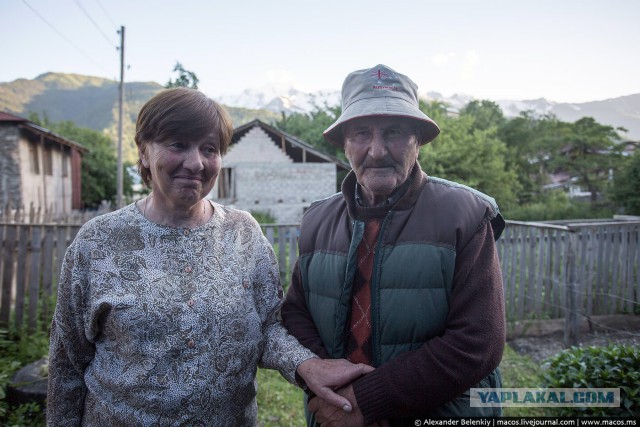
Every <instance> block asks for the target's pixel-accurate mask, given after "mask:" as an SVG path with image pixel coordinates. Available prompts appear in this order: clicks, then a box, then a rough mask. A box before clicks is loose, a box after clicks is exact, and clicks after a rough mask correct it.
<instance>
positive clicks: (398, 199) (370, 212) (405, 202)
mask: <svg viewBox="0 0 640 427" xmlns="http://www.w3.org/2000/svg"><path fill="white" fill-rule="evenodd" d="M426 182H427V174H425V173H424V172H423V171H422V169H421V168H420V165H419V164H418V162H416V163H415V165H414V166H413V169H411V173H410V174H409V177H408V178H407V180H406V181H405V182H404V183H403V184H402V185H401V186H400V187H398V188H397V189H396V190H395V191H394V192H393V193H391V195H390V196H389V198H388V199H387V201H386V202H385V203H383V204H382V205H379V206H362V205H360V204H359V203H358V202H357V201H356V196H357V193H358V192H359V191H360V190H359V189H357V188H356V185H357V180H356V174H355V173H354V172H353V171H351V172H349V174H347V176H346V178H345V179H344V181H342V196H343V197H344V199H345V202H346V203H347V209H348V211H349V216H350V217H351V218H353V219H358V220H362V221H366V220H368V219H373V218H383V217H385V216H386V215H387V214H388V213H389V211H390V210H391V209H393V210H405V209H409V208H411V207H412V206H413V204H414V203H415V202H416V199H417V198H418V196H419V195H420V190H422V188H423V187H424V185H425V183H426Z"/></svg>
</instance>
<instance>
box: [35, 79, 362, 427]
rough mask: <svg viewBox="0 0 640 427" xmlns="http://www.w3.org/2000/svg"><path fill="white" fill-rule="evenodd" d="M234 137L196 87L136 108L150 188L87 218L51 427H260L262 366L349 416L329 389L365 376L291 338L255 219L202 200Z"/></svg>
mask: <svg viewBox="0 0 640 427" xmlns="http://www.w3.org/2000/svg"><path fill="white" fill-rule="evenodd" d="M232 130H233V129H232V125H231V120H230V118H229V116H228V114H227V113H226V112H225V110H224V109H222V108H221V107H220V106H219V105H218V104H217V103H216V102H214V101H213V100H211V99H209V98H207V97H206V96H204V95H203V94H202V93H200V92H198V91H196V90H191V89H185V88H178V89H170V90H165V91H163V92H161V93H159V94H158V95H156V96H155V97H153V98H152V99H151V100H149V101H148V102H147V103H146V104H145V105H144V107H142V110H141V111H140V114H139V116H138V122H137V125H136V136H135V140H136V144H137V146H138V152H139V162H138V166H139V170H140V173H141V176H142V179H143V180H144V182H145V183H146V184H147V185H148V186H150V188H151V189H152V191H151V193H150V194H149V196H147V197H146V198H144V199H143V200H140V201H138V202H136V203H133V204H130V205H129V206H126V207H124V208H122V209H120V210H117V211H115V212H112V213H110V214H107V215H103V216H100V217H97V218H95V219H93V220H91V221H89V222H88V223H87V224H85V225H84V226H83V227H82V229H81V230H80V232H79V233H78V235H77V237H76V238H75V240H74V241H73V243H72V244H71V246H70V247H69V249H68V251H67V254H66V256H65V259H64V265H63V269H62V274H61V279H60V283H59V285H58V302H57V305H56V310H55V314H54V318H53V323H52V330H51V350H50V355H49V394H48V407H47V421H48V424H49V425H91V426H114V425H172V426H173V425H190V426H201V425H212V426H226V425H229V426H235V425H255V424H256V421H257V420H256V413H257V405H256V400H255V397H256V384H255V375H256V370H257V367H258V365H260V366H263V367H266V368H273V369H277V370H279V371H280V372H281V373H282V375H283V376H284V377H285V378H287V380H289V381H290V382H292V383H297V384H299V385H306V386H308V387H309V388H310V389H311V391H313V392H314V393H316V394H319V395H322V396H326V398H327V399H330V400H331V401H332V402H333V403H334V404H335V405H337V406H339V407H344V408H345V409H344V410H347V411H348V410H349V409H350V407H349V402H348V400H346V399H345V398H343V397H341V396H338V395H337V394H334V393H333V392H332V390H331V388H332V387H333V388H335V387H338V386H340V385H342V384H345V383H348V382H350V381H351V380H352V379H354V378H356V377H358V376H359V375H361V374H362V373H364V372H365V371H367V370H368V368H367V367H365V366H364V365H352V364H350V363H349V362H347V361H346V360H341V361H328V360H327V361H323V360H320V359H318V358H316V357H315V355H314V354H313V353H311V352H310V351H308V350H307V349H305V348H304V347H303V346H301V345H300V344H299V343H298V341H297V340H296V339H295V338H293V337H291V336H290V335H288V334H287V332H286V330H285V329H284V328H283V327H282V325H281V324H280V322H279V320H278V316H279V309H280V305H281V299H282V289H281V286H280V281H279V277H278V268H277V264H276V259H275V257H274V254H273V250H272V249H271V247H270V245H269V243H268V242H267V240H266V239H265V238H264V236H263V235H262V232H261V230H260V227H259V226H258V224H257V222H256V221H255V220H254V219H253V218H252V217H251V216H250V215H249V214H248V213H246V212H243V211H240V210H236V209H231V208H227V207H224V206H221V205H219V204H215V203H213V202H211V201H209V200H206V199H205V196H206V195H207V194H208V193H209V191H211V189H212V187H213V185H214V183H215V180H216V177H217V176H218V173H219V171H220V168H221V156H222V155H223V154H224V153H225V151H226V150H227V147H228V146H229V142H230V141H231V136H232ZM304 383H306V384H304Z"/></svg>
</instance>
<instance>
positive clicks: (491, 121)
mask: <svg viewBox="0 0 640 427" xmlns="http://www.w3.org/2000/svg"><path fill="white" fill-rule="evenodd" d="M460 116H469V117H472V118H473V128H474V129H479V130H486V129H489V128H490V127H492V126H494V127H496V128H500V127H501V126H502V125H504V123H505V122H506V119H505V117H504V114H503V113H502V110H501V109H500V106H499V105H498V104H496V103H495V102H493V101H489V100H486V99H483V100H473V101H471V102H469V103H468V104H467V105H465V106H464V108H462V110H460Z"/></svg>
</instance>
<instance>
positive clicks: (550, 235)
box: [542, 230, 555, 318]
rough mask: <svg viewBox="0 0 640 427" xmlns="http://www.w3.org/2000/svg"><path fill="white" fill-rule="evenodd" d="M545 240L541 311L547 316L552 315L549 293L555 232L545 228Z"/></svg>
mask: <svg viewBox="0 0 640 427" xmlns="http://www.w3.org/2000/svg"><path fill="white" fill-rule="evenodd" d="M546 237H547V241H546V242H545V246H546V250H545V255H546V258H545V260H544V300H543V305H542V310H543V312H544V313H545V314H546V315H547V317H548V318H551V317H552V314H553V307H552V305H551V300H552V297H551V293H552V289H553V277H552V269H553V260H554V257H555V254H554V252H553V247H554V246H553V240H554V238H555V233H554V231H553V230H547V236H546Z"/></svg>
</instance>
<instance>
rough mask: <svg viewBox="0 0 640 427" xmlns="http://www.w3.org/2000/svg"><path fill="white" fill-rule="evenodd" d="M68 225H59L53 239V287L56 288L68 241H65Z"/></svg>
mask: <svg viewBox="0 0 640 427" xmlns="http://www.w3.org/2000/svg"><path fill="white" fill-rule="evenodd" d="M68 229H69V226H67V225H59V226H58V233H57V236H56V239H55V254H56V259H55V266H56V267H55V269H54V271H53V283H54V284H55V288H56V289H58V282H59V281H60V271H61V270H62V261H63V260H64V254H65V252H66V251H67V247H68V246H69V243H68V242H67V231H68Z"/></svg>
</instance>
